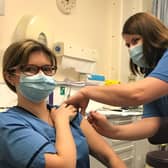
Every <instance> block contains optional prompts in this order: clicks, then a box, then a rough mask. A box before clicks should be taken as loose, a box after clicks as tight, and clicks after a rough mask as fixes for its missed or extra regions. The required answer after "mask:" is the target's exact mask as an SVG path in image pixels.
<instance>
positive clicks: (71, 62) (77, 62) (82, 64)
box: [62, 55, 96, 74]
mask: <svg viewBox="0 0 168 168" xmlns="http://www.w3.org/2000/svg"><path fill="white" fill-rule="evenodd" d="M62 68H74V69H75V71H76V72H80V73H85V74H88V73H94V72H95V69H96V61H95V60H92V59H89V58H81V57H74V56H68V55H64V56H63V57H62Z"/></svg>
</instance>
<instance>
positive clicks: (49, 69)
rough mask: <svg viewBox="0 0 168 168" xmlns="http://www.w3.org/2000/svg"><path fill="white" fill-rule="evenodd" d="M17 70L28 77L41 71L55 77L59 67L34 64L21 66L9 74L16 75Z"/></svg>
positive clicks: (14, 68) (11, 70)
mask: <svg viewBox="0 0 168 168" xmlns="http://www.w3.org/2000/svg"><path fill="white" fill-rule="evenodd" d="M17 70H19V71H20V72H22V73H23V74H24V75H26V76H33V75H36V74H37V73H39V71H40V70H42V71H43V73H44V74H45V75H48V76H53V75H55V73H56V70H57V67H56V66H54V65H43V66H37V65H33V64H25V65H19V66H17V67H13V68H11V69H9V70H8V72H9V73H13V74H16V73H17Z"/></svg>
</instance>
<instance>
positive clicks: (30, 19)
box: [12, 15, 52, 47]
mask: <svg viewBox="0 0 168 168" xmlns="http://www.w3.org/2000/svg"><path fill="white" fill-rule="evenodd" d="M48 25H49V24H48V23H47V22H46V21H44V20H43V19H42V18H41V17H40V16H33V15H24V16H23V17H22V18H21V19H20V20H19V22H18V24H17V26H16V29H15V31H14V33H13V37H12V41H18V40H22V39H26V38H32V39H35V40H38V41H40V42H42V43H44V44H46V45H48V46H49V47H50V46H51V44H52V41H51V37H52V36H51V30H49V26H48Z"/></svg>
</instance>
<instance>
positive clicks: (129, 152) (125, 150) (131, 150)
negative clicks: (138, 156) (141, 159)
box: [114, 145, 135, 159]
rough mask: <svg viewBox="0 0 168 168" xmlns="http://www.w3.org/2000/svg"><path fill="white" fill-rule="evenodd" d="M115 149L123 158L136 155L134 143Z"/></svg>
mask: <svg viewBox="0 0 168 168" xmlns="http://www.w3.org/2000/svg"><path fill="white" fill-rule="evenodd" d="M114 151H115V152H116V153H117V154H118V155H119V156H120V157H121V159H126V158H128V157H134V155H135V147H134V145H129V146H125V147H122V148H118V149H114Z"/></svg>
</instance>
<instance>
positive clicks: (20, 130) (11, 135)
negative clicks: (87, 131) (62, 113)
mask: <svg viewBox="0 0 168 168" xmlns="http://www.w3.org/2000/svg"><path fill="white" fill-rule="evenodd" d="M81 120H82V116H81V114H80V113H78V114H77V116H76V117H75V118H74V119H73V121H72V122H71V123H70V126H71V130H72V135H73V137H74V140H75V143H76V147H77V166H76V167H77V168H89V167H90V165H89V149H88V144H87V141H86V138H85V136H84V135H83V133H82V131H81V129H80V123H81ZM55 136H56V135H55V128H53V127H51V126H50V125H48V124H47V123H46V122H44V121H42V120H40V119H39V118H37V117H36V116H34V115H32V114H30V113H29V112H27V111H26V110H24V109H23V108H20V107H17V106H16V107H12V108H10V109H9V110H7V111H6V112H2V113H0V168H37V167H38V168H45V159H44V153H56V149H55ZM67 141H68V139H67ZM67 152H68V149H67Z"/></svg>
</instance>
